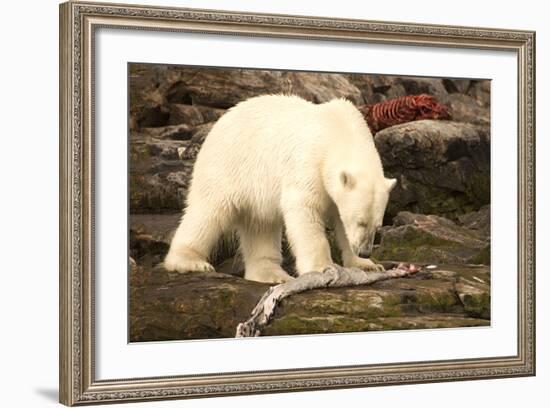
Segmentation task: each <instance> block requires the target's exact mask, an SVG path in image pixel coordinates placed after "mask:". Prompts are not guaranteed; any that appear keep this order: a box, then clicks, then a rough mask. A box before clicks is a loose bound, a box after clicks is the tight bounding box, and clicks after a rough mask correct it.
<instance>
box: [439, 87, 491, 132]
mask: <svg viewBox="0 0 550 408" xmlns="http://www.w3.org/2000/svg"><path fill="white" fill-rule="evenodd" d="M439 102H441V103H443V104H445V105H447V106H448V107H449V108H450V110H451V115H452V118H453V120H454V121H456V122H466V123H472V124H474V125H486V126H489V124H490V123H491V118H490V111H489V109H487V107H485V106H483V104H482V103H481V102H480V101H478V100H477V99H474V98H472V97H471V96H468V95H463V94H459V93H455V94H450V95H445V96H442V97H441V98H439Z"/></svg>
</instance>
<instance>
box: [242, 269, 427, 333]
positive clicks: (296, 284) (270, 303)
mask: <svg viewBox="0 0 550 408" xmlns="http://www.w3.org/2000/svg"><path fill="white" fill-rule="evenodd" d="M419 270H420V267H418V266H416V265H414V264H408V263H400V264H399V265H398V266H397V267H395V268H393V269H389V270H387V271H384V272H365V271H363V270H361V269H357V268H344V267H342V266H339V265H332V266H329V267H327V268H325V269H324V270H323V271H322V272H310V273H306V274H304V275H301V276H299V277H298V278H296V279H294V280H292V281H290V282H286V283H281V284H279V285H276V286H272V287H271V288H269V289H268V290H267V292H265V293H264V295H263V296H262V298H261V299H260V301H259V302H258V304H257V305H256V307H254V309H253V310H252V313H251V314H250V318H249V319H248V320H246V321H245V322H242V323H239V324H238V325H237V330H236V334H235V337H258V336H260V335H261V333H262V330H263V328H264V327H265V326H266V325H267V324H268V323H269V321H270V320H271V318H272V317H273V314H274V313H275V309H276V308H277V306H278V305H279V303H280V302H281V301H282V300H283V299H285V298H287V297H289V296H291V295H294V294H296V293H301V292H305V291H308V290H312V289H318V288H340V287H345V286H360V285H371V284H373V283H374V282H379V281H383V280H388V279H395V278H402V277H405V276H409V275H412V274H415V273H417V272H418V271H419Z"/></svg>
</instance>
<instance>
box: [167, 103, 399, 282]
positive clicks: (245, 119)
mask: <svg viewBox="0 0 550 408" xmlns="http://www.w3.org/2000/svg"><path fill="white" fill-rule="evenodd" d="M394 183H395V180H393V181H392V180H387V179H385V178H384V175H383V170H382V164H381V161H380V157H379V155H378V152H377V151H376V148H375V146H374V141H373V137H372V135H371V133H370V131H369V129H368V127H367V125H366V123H365V120H364V119H363V116H362V115H361V113H360V112H359V111H358V110H357V109H356V108H355V107H354V106H353V104H352V103H351V102H349V101H346V100H343V99H335V100H332V101H330V102H328V103H324V104H321V105H314V104H312V103H310V102H307V101H305V100H303V99H301V98H299V97H297V96H283V95H265V96H259V97H255V98H251V99H249V100H246V101H244V102H241V103H239V104H238V105H236V106H235V107H233V108H232V109H230V110H229V111H228V112H227V113H226V114H225V115H223V116H222V117H221V118H220V119H219V120H218V122H217V123H216V124H215V125H214V127H213V128H212V130H211V132H210V133H209V135H208V136H207V138H206V140H205V142H204V144H203V146H202V148H201V150H200V152H199V155H198V157H197V161H196V163H195V167H194V170H193V178H192V181H191V187H190V190H189V195H188V199H187V208H186V211H185V215H184V216H183V218H182V220H181V223H180V225H179V227H178V229H177V231H176V233H175V236H174V238H173V240H172V243H171V246H170V250H169V252H168V255H167V256H166V259H165V262H164V265H165V267H166V269H168V270H175V271H179V272H187V271H195V270H213V268H212V266H211V265H210V264H209V263H208V261H207V259H208V257H209V255H210V252H211V250H212V248H213V246H214V245H215V243H216V242H217V240H218V239H219V238H220V236H221V235H222V234H224V233H229V232H231V231H234V230H236V231H237V233H238V235H239V240H240V245H241V250H242V253H243V257H244V262H245V271H246V272H245V278H246V279H250V280H257V281H262V282H275V283H276V282H284V281H287V280H289V279H291V277H290V276H289V275H288V274H287V273H286V272H285V271H284V270H283V269H282V268H281V266H280V265H281V261H282V256H281V234H282V230H283V225H284V226H285V228H286V234H287V237H288V240H289V242H290V245H291V249H292V251H293V253H294V255H295V257H296V269H297V272H298V274H303V273H306V272H310V271H320V270H323V269H324V268H325V267H326V266H328V265H330V264H332V259H331V256H330V248H329V243H328V241H327V238H326V235H325V228H326V226H328V225H333V226H334V228H335V231H336V238H337V243H338V246H339V247H340V249H341V251H342V259H343V263H344V266H348V267H352V266H355V267H361V268H364V269H376V268H377V265H375V264H374V263H373V262H372V261H370V260H369V259H365V258H360V257H359V256H358V255H357V254H358V253H359V252H360V251H361V250H362V249H367V250H368V251H370V249H371V248H372V240H373V237H374V233H375V231H376V228H377V227H379V226H380V225H381V223H382V217H383V215H384V211H385V208H386V204H387V200H388V195H389V191H390V190H391V188H392V187H393V185H394Z"/></svg>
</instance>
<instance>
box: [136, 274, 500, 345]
mask: <svg viewBox="0 0 550 408" xmlns="http://www.w3.org/2000/svg"><path fill="white" fill-rule="evenodd" d="M489 285H490V274H489V269H488V267H485V266H465V265H459V266H457V265H444V266H443V265H442V266H439V267H437V268H436V269H433V270H429V271H428V270H426V271H424V272H419V273H418V274H417V275H416V276H415V277H408V278H400V279H394V280H389V281H384V282H377V283H375V284H373V285H371V286H359V287H351V288H335V289H315V290H311V291H308V292H304V293H300V294H296V295H293V296H291V297H289V298H287V299H285V300H283V301H282V303H281V305H280V306H279V308H278V309H277V311H276V313H275V316H274V318H273V319H272V321H271V322H270V323H269V324H268V325H267V326H266V327H265V329H264V332H263V333H262V335H266V336H273V335H290V334H315V333H335V332H336V333H346V332H355V331H377V330H394V329H399V330H404V329H435V328H448V327H471V326H487V325H489V323H490V321H489V319H490V312H489V305H490V290H489ZM130 288H131V291H130V340H131V341H157V340H183V339H204V338H223V337H234V336H235V329H236V327H237V324H238V323H240V322H241V321H245V320H246V319H247V318H248V317H249V315H250V312H251V311H252V309H253V308H254V306H255V305H256V303H257V302H258V301H259V300H260V298H261V297H262V295H263V294H264V292H265V291H266V290H267V289H268V288H269V285H267V284H262V283H257V282H251V281H247V280H245V279H242V278H240V277H235V276H231V275H228V274H222V273H205V272H190V273H185V274H178V273H169V272H167V271H165V270H163V269H162V268H161V267H159V266H157V267H148V266H146V265H144V264H142V265H139V266H138V267H137V268H134V269H133V270H132V272H131V277H130Z"/></svg>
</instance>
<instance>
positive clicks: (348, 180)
mask: <svg viewBox="0 0 550 408" xmlns="http://www.w3.org/2000/svg"><path fill="white" fill-rule="evenodd" d="M340 181H341V182H342V185H343V186H344V187H346V188H353V186H354V185H355V179H354V178H353V176H352V175H351V174H349V173H346V172H345V171H343V172H341V173H340Z"/></svg>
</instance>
